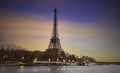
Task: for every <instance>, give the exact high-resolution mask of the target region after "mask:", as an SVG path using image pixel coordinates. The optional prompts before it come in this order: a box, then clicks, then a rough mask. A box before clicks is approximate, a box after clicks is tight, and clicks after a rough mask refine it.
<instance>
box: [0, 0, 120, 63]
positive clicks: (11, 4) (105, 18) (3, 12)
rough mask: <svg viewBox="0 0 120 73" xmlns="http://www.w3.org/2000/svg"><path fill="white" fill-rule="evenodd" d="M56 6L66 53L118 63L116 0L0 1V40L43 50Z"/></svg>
mask: <svg viewBox="0 0 120 73" xmlns="http://www.w3.org/2000/svg"><path fill="white" fill-rule="evenodd" d="M55 5H56V7H57V9H58V32H59V37H60V41H61V45H62V49H63V50H64V51H65V52H68V53H71V54H76V55H78V56H83V55H87V56H92V57H94V58H96V59H97V61H119V62H120V55H119V53H120V1H119V0H0V43H9V44H16V45H18V46H22V47H24V48H26V49H28V50H41V51H44V50H46V49H47V48H48V45H49V42H50V38H51V35H52V29H53V9H54V6H55Z"/></svg>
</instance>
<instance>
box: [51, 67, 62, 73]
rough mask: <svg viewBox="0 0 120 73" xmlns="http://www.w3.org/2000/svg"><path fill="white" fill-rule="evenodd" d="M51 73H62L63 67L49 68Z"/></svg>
mask: <svg viewBox="0 0 120 73" xmlns="http://www.w3.org/2000/svg"><path fill="white" fill-rule="evenodd" d="M49 72H50V73H62V66H49Z"/></svg>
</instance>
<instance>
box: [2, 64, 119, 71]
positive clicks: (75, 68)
mask: <svg viewBox="0 0 120 73" xmlns="http://www.w3.org/2000/svg"><path fill="white" fill-rule="evenodd" d="M0 73H120V65H102V66H0Z"/></svg>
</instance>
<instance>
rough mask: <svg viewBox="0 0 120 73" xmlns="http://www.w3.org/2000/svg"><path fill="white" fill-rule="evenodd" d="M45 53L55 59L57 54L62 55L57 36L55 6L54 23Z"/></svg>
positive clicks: (55, 12)
mask: <svg viewBox="0 0 120 73" xmlns="http://www.w3.org/2000/svg"><path fill="white" fill-rule="evenodd" d="M46 52H47V54H48V55H49V56H50V57H51V58H52V59H53V60H55V59H56V58H58V57H59V56H62V55H64V51H63V50H62V47H61V44H60V39H59V37H58V28H57V8H56V7H55V9H54V25H53V33H52V38H51V39H50V43H49V46H48V48H47V49H46Z"/></svg>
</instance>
